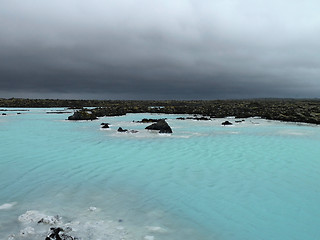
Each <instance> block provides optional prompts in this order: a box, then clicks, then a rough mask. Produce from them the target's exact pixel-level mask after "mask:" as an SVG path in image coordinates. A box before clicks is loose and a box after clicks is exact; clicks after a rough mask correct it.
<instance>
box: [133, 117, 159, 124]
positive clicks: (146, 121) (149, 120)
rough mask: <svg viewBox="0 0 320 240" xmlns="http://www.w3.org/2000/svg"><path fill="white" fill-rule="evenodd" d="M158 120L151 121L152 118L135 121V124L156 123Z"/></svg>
mask: <svg viewBox="0 0 320 240" xmlns="http://www.w3.org/2000/svg"><path fill="white" fill-rule="evenodd" d="M159 120H160V119H153V118H144V119H142V120H141V121H136V122H137V123H156V122H158V121H159Z"/></svg>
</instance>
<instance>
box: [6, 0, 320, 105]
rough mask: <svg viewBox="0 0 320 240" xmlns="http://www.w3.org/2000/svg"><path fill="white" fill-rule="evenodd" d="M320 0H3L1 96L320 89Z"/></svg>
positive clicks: (293, 93)
mask: <svg viewBox="0 0 320 240" xmlns="http://www.w3.org/2000/svg"><path fill="white" fill-rule="evenodd" d="M319 7H320V4H319V3H317V1H312V0H309V1H306V2H302V1H298V0H292V1H281V3H279V2H277V1H264V0H260V1H259V0H258V1H257V0H256V1H253V0H245V1H240V0H228V1H226V0H224V1H222V0H216V1H182V0H177V1H147V0H140V1H133V0H118V1H102V0H93V1H90V2H89V1H84V0H77V1H75V0H73V1H71V0H69V1H62V0H56V1H43V0H41V1H40V0H25V1H15V0H10V1H0V31H1V35H0V62H1V65H0V94H1V95H0V97H1V96H3V97H11V96H16V97H19V96H28V97H33V96H34V97H47V96H49V97H51V96H55V97H68V96H70V97H75V98H119V99H125V98H180V99H181V98H198V99H199V98H200V99H201V98H205V99H208V98H247V97H318V96H319V95H318V93H319V91H320V83H319V77H320V68H319V63H320V57H319V54H318V49H320V17H319V14H318V9H319Z"/></svg>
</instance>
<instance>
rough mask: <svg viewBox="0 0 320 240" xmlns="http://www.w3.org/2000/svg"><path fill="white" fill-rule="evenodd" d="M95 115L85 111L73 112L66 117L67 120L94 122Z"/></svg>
mask: <svg viewBox="0 0 320 240" xmlns="http://www.w3.org/2000/svg"><path fill="white" fill-rule="evenodd" d="M96 119H98V118H97V117H96V115H95V114H94V113H92V112H89V111H87V110H85V109H82V110H79V111H76V112H74V114H73V115H71V116H69V117H68V120H96Z"/></svg>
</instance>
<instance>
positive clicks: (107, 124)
mask: <svg viewBox="0 0 320 240" xmlns="http://www.w3.org/2000/svg"><path fill="white" fill-rule="evenodd" d="M101 128H109V123H101Z"/></svg>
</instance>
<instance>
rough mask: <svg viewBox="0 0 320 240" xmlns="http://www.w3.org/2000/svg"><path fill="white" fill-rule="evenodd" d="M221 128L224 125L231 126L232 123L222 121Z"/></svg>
mask: <svg viewBox="0 0 320 240" xmlns="http://www.w3.org/2000/svg"><path fill="white" fill-rule="evenodd" d="M221 124H222V125H223V126H226V125H232V123H231V122H229V121H224V122H223V123H221Z"/></svg>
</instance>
